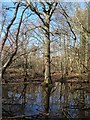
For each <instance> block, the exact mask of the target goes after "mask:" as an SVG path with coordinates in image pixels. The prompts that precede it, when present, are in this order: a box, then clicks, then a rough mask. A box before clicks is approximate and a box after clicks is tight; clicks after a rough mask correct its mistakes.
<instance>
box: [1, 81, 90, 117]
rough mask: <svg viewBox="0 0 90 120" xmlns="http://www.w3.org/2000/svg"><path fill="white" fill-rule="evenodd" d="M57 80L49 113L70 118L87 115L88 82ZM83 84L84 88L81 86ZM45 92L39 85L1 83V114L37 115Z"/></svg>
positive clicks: (41, 109)
mask: <svg viewBox="0 0 90 120" xmlns="http://www.w3.org/2000/svg"><path fill="white" fill-rule="evenodd" d="M82 84H84V85H81V84H76V83H73V84H72V85H71V84H70V83H66V84H64V83H60V82H56V83H55V86H54V88H53V89H52V92H51V94H50V96H48V97H49V98H48V99H50V106H49V112H50V115H51V116H52V115H53V116H55V115H58V116H60V117H65V114H66V115H67V114H68V115H69V116H70V117H72V118H82V117H83V118H85V117H90V114H89V113H90V102H89V100H90V94H89V93H90V91H89V86H88V84H85V83H82ZM82 86H84V87H85V88H88V90H87V89H84V88H83V87H82ZM44 97H45V91H44V90H43V88H42V86H41V84H39V83H32V84H25V83H23V84H4V85H3V116H5V115H8V116H14V115H26V116H29V115H37V114H41V113H43V112H44V107H45V106H44V100H45V99H44Z"/></svg>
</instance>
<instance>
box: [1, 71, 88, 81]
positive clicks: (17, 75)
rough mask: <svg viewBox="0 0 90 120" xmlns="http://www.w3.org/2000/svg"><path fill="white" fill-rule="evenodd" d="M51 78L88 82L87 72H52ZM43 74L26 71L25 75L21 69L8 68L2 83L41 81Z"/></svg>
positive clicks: (54, 79) (53, 79)
mask: <svg viewBox="0 0 90 120" xmlns="http://www.w3.org/2000/svg"><path fill="white" fill-rule="evenodd" d="M51 79H52V81H53V82H70V83H72V82H78V83H80V82H88V81H87V74H86V73H83V74H82V75H79V74H77V73H73V72H69V74H68V75H66V76H65V75H63V77H62V73H61V72H54V73H52V74H51ZM43 81H44V75H43V74H40V73H35V74H34V75H32V74H31V73H30V72H28V75H27V76H25V75H24V74H23V72H22V71H21V70H8V71H7V72H6V74H5V75H4V79H3V83H4V82H6V83H7V82H9V83H14V82H15V83H17V82H43Z"/></svg>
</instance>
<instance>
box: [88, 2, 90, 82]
mask: <svg viewBox="0 0 90 120" xmlns="http://www.w3.org/2000/svg"><path fill="white" fill-rule="evenodd" d="M88 31H89V33H88V63H87V64H88V81H89V82H90V2H89V3H88Z"/></svg>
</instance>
